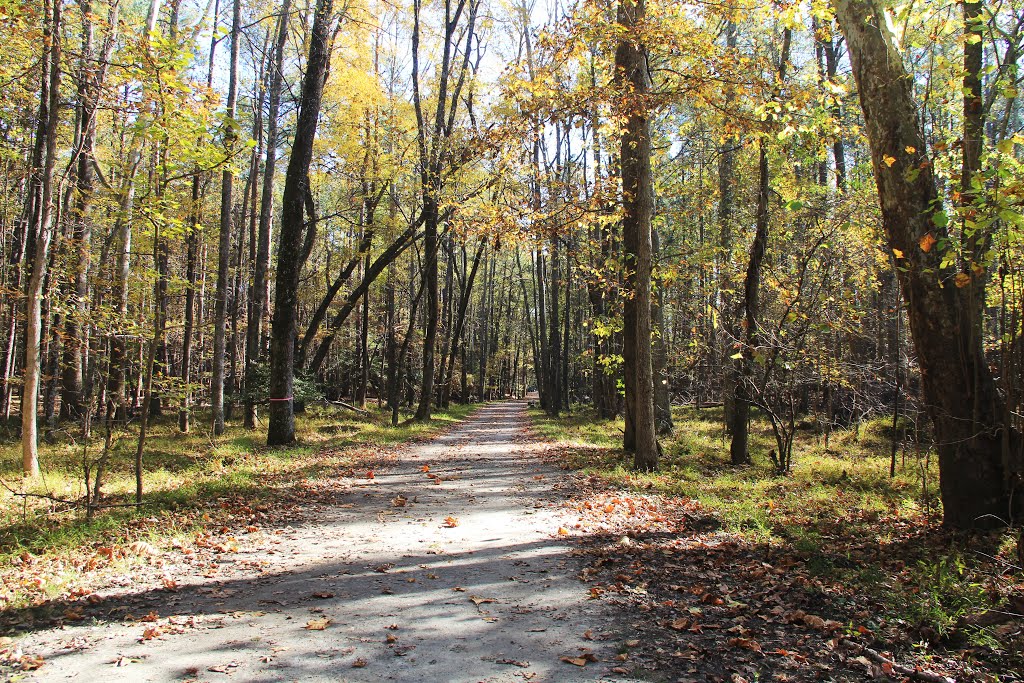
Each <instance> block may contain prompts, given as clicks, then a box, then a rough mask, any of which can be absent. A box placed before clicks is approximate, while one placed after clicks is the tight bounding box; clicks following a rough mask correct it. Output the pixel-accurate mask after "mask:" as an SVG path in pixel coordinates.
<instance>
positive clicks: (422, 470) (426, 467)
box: [420, 465, 430, 472]
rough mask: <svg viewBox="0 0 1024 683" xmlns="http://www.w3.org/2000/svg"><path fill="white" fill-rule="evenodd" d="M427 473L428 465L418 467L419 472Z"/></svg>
mask: <svg viewBox="0 0 1024 683" xmlns="http://www.w3.org/2000/svg"><path fill="white" fill-rule="evenodd" d="M429 471H430V465H422V466H421V467H420V472H429Z"/></svg>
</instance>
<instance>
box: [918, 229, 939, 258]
mask: <svg viewBox="0 0 1024 683" xmlns="http://www.w3.org/2000/svg"><path fill="white" fill-rule="evenodd" d="M937 242H938V240H937V239H935V235H933V234H931V233H930V232H928V233H925V234H924V235H921V239H919V240H918V241H917V244H918V246H919V247H921V251H923V252H925V253H928V252H929V251H931V250H932V247H934V246H935V244H936V243H937Z"/></svg>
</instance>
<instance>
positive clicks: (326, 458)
mask: <svg viewBox="0 0 1024 683" xmlns="http://www.w3.org/2000/svg"><path fill="white" fill-rule="evenodd" d="M473 408H474V406H472V405H468V406H461V405H454V406H452V407H451V409H449V410H447V411H438V412H436V413H435V414H434V416H433V419H432V420H430V421H429V422H414V421H409V422H405V423H402V424H401V425H399V426H398V427H392V426H391V425H390V422H389V419H390V414H389V413H385V412H384V411H379V410H371V411H370V412H369V413H368V414H366V415H361V414H356V413H353V412H351V411H343V410H340V409H335V408H319V407H312V408H310V409H309V410H308V411H307V412H306V413H305V414H303V415H300V416H298V420H297V433H298V443H297V444H296V445H294V446H291V447H277V448H268V447H267V446H265V445H264V441H263V438H264V432H263V431H262V430H257V431H249V430H246V429H245V428H244V427H243V426H242V425H241V422H240V420H232V421H229V423H228V426H227V430H226V431H225V433H224V435H222V436H220V437H217V438H212V437H211V435H210V433H209V431H208V428H207V426H206V423H205V422H203V421H202V418H203V416H202V415H199V416H197V417H198V419H197V420H196V424H197V426H198V428H197V429H195V430H194V431H193V432H191V433H189V434H181V433H179V432H178V430H177V421H176V416H175V415H169V416H167V417H166V418H160V419H158V420H156V422H155V424H153V425H152V426H151V432H150V433H151V437H150V438H149V439H148V440H147V446H146V451H145V454H144V457H143V462H144V465H143V467H144V471H145V476H144V486H145V493H144V501H143V504H142V505H141V506H139V507H135V506H133V505H131V503H132V502H133V501H134V495H135V476H134V469H133V462H134V453H135V446H136V443H137V442H136V439H137V430H136V429H135V428H134V426H129V427H128V428H127V429H126V430H124V431H123V432H121V433H119V434H117V435H116V436H115V439H114V443H113V447H112V449H111V454H110V463H109V465H108V469H107V472H106V475H105V477H104V485H103V492H104V497H103V499H102V504H104V505H106V506H107V507H104V508H102V509H101V510H100V511H98V512H97V513H96V514H95V515H94V516H93V517H92V518H91V519H89V518H87V516H86V515H85V512H84V511H83V510H82V508H81V503H82V501H84V494H85V482H84V476H83V470H84V468H83V464H84V462H85V461H86V459H89V460H92V459H95V458H96V456H97V455H98V453H99V449H100V448H102V435H101V434H96V436H95V438H94V440H93V441H94V443H91V444H88V445H86V446H83V445H82V444H81V443H76V442H74V441H72V440H70V439H67V438H65V439H61V440H57V441H55V442H53V443H43V444H41V445H40V463H41V467H42V470H43V474H42V476H41V477H40V478H39V479H38V480H26V479H23V478H22V477H21V475H20V471H19V469H18V465H19V463H20V444H19V442H18V441H16V440H14V439H13V438H9V439H5V440H2V441H0V481H2V483H3V487H2V488H0V577H3V579H4V580H3V588H2V589H0V610H2V609H7V608H19V607H24V606H27V605H30V604H38V603H40V602H42V601H45V600H46V599H50V598H53V597H56V596H58V595H61V594H65V593H67V592H68V591H69V590H74V589H75V585H76V584H79V583H81V581H82V578H83V571H88V570H91V569H93V568H94V567H95V565H96V564H97V562H96V561H95V559H94V558H96V557H97V553H99V555H100V556H101V559H104V560H106V561H104V562H102V563H99V564H102V565H104V567H105V568H107V569H111V570H118V571H124V570H125V569H126V567H127V566H128V565H130V564H131V562H132V561H133V553H132V552H131V551H130V550H128V551H126V550H125V549H126V548H130V547H132V546H133V544H134V545H135V547H139V544H140V543H141V544H147V545H143V546H142V547H143V548H144V547H148V546H154V547H157V548H160V547H167V546H169V545H172V544H175V545H180V544H182V543H188V542H190V539H192V538H194V537H195V535H196V534H197V533H203V530H205V529H210V528H220V527H222V526H224V525H225V524H238V523H239V520H243V522H242V523H243V524H244V523H245V522H244V519H245V518H251V519H252V522H253V523H258V522H259V520H261V519H266V518H267V517H268V516H271V517H272V516H273V515H274V513H275V510H276V509H278V508H279V507H280V506H282V505H285V504H291V505H294V504H295V503H296V502H298V503H300V504H301V500H302V498H303V496H302V495H299V494H302V493H303V492H304V491H308V490H310V489H315V488H316V487H317V486H318V484H319V483H320V482H326V481H328V480H332V479H336V478H338V477H341V476H346V475H348V476H366V470H368V469H373V468H374V467H377V466H379V465H380V464H384V463H386V461H387V459H388V457H390V455H391V452H392V450H393V447H394V446H396V445H399V444H403V443H407V442H411V441H416V440H419V439H423V438H426V437H429V436H431V435H433V434H435V433H437V432H439V431H442V430H444V429H446V428H448V427H450V426H452V425H453V424H455V423H457V422H459V421H461V420H462V419H463V418H465V417H466V416H467V415H468V414H469V413H470V412H471V411H472V410H473ZM355 470H359V474H358V475H356V472H355ZM134 554H136V555H137V554H139V553H134ZM141 554H142V555H144V554H145V552H142V553H141ZM143 559H144V558H143ZM95 578H97V579H98V578H100V577H98V576H97V577H95Z"/></svg>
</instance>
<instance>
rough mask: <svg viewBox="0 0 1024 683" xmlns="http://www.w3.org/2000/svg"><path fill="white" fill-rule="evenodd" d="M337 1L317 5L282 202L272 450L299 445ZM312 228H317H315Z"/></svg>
mask: <svg viewBox="0 0 1024 683" xmlns="http://www.w3.org/2000/svg"><path fill="white" fill-rule="evenodd" d="M332 10H333V0H318V2H317V5H316V14H315V16H314V18H313V30H312V33H311V34H310V41H309V61H308V62H307V64H306V75H305V77H304V78H303V79H302V93H301V96H300V100H299V116H298V121H297V122H296V124H295V141H294V142H293V143H292V155H291V158H290V159H289V160H288V172H287V173H286V175H285V182H284V196H283V198H282V201H281V241H280V245H279V247H278V252H277V285H276V288H275V299H274V318H273V321H272V325H271V337H270V411H269V420H270V425H269V428H268V430H267V444H268V445H270V446H275V445H280V444H288V443H292V442H294V441H295V406H294V401H293V400H292V385H293V383H294V379H295V375H294V373H295V371H294V367H293V365H292V363H293V360H294V357H295V335H296V325H297V322H298V293H299V274H300V273H301V271H302V266H303V263H304V261H305V257H306V255H307V252H306V250H305V249H304V248H303V243H304V241H305V240H304V233H305V232H306V225H305V223H304V221H303V204H304V202H305V198H306V193H308V192H309V179H308V178H307V174H308V173H309V165H310V163H311V161H312V159H313V140H314V139H315V138H316V125H317V120H318V119H319V118H320V103H321V100H322V99H323V93H324V80H325V79H326V75H327V64H328V62H329V61H330V52H331V51H330V46H329V45H328V40H329V38H328V36H329V35H330V23H331V13H332ZM310 229H312V228H310Z"/></svg>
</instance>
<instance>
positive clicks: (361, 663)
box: [352, 657, 369, 669]
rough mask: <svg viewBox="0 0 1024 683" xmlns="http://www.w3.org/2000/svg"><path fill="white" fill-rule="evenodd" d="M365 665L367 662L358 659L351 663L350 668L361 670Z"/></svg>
mask: <svg viewBox="0 0 1024 683" xmlns="http://www.w3.org/2000/svg"><path fill="white" fill-rule="evenodd" d="M367 664H369V662H367V661H366V660H365V659H363V658H362V657H360V658H358V659H357V660H356V661H354V662H352V668H353V669H362V668H363V667H364V666H366V665H367Z"/></svg>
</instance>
